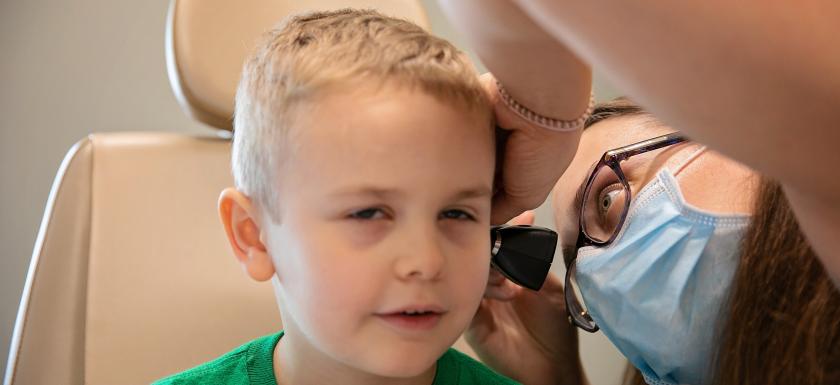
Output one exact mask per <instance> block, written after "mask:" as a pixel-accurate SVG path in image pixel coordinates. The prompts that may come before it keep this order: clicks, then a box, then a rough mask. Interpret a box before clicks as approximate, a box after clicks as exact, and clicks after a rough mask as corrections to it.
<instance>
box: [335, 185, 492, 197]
mask: <svg viewBox="0 0 840 385" xmlns="http://www.w3.org/2000/svg"><path fill="white" fill-rule="evenodd" d="M332 195H333V196H348V195H369V196H373V197H375V198H379V199H384V198H389V197H395V196H400V195H404V193H403V192H401V191H400V190H397V189H389V188H380V187H373V186H360V187H352V188H348V189H344V190H339V191H337V192H335V193H333V194H332ZM492 195H493V191H492V189H490V188H489V187H486V186H477V187H471V188H466V189H463V190H461V191H458V192H456V193H455V194H453V196H452V199H453V200H461V199H470V198H483V197H490V196H492Z"/></svg>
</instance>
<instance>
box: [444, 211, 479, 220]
mask: <svg viewBox="0 0 840 385" xmlns="http://www.w3.org/2000/svg"><path fill="white" fill-rule="evenodd" d="M440 216H441V217H442V218H443V219H456V220H469V221H473V220H475V217H473V216H472V215H470V214H469V213H467V212H465V211H463V210H446V211H444V212H442V213H440Z"/></svg>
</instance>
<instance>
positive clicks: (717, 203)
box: [468, 100, 840, 384]
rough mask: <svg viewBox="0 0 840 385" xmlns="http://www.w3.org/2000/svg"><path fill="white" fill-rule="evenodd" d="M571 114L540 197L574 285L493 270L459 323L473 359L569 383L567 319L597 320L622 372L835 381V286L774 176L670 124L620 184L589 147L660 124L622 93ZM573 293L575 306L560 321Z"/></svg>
mask: <svg viewBox="0 0 840 385" xmlns="http://www.w3.org/2000/svg"><path fill="white" fill-rule="evenodd" d="M586 126H587V129H586V130H585V131H584V133H583V135H582V138H581V141H580V147H579V149H578V151H577V154H576V155H575V157H574V159H573V160H572V162H571V164H570V166H569V168H568V169H567V171H566V173H565V174H564V175H563V176H562V178H561V179H560V180H559V182H558V183H557V185H556V187H555V190H554V199H553V206H554V210H555V219H556V222H557V228H558V231H559V232H560V238H561V240H562V242H563V247H564V250H563V251H564V256H565V257H566V261H567V262H568V263H569V268H570V270H571V272H572V273H574V272H575V270H576V274H574V275H573V276H571V277H570V278H577V282H575V281H574V280H570V281H569V282H570V285H571V286H568V285H567V288H568V287H573V288H575V289H577V290H578V291H579V292H580V293H578V295H577V296H575V298H572V299H570V300H568V301H567V300H566V298H565V296H564V292H563V285H562V284H561V283H560V282H559V281H558V280H557V279H556V278H554V277H550V278H549V280H548V282H546V284H545V286H544V287H543V289H542V290H541V291H540V292H538V293H535V292H530V291H527V290H524V289H521V288H518V287H516V286H515V285H513V284H512V283H510V282H508V281H505V280H504V279H503V278H501V277H500V276H495V277H494V278H493V279H492V280H491V284H490V286H489V287H488V291H487V299H486V300H485V302H484V303H483V305H482V308H481V310H480V312H479V313H478V315H477V316H476V319H475V321H474V323H473V326H472V328H471V330H470V333H469V335H468V337H469V341H470V342H471V344H472V345H473V347H474V348H475V349H476V351H477V352H478V353H479V355H480V356H481V358H482V360H484V361H485V362H486V363H488V364H490V365H491V366H493V367H494V368H496V369H497V370H498V371H500V372H501V373H503V374H505V375H508V376H510V377H513V378H515V379H518V380H520V381H521V382H523V383H525V384H540V383H545V384H556V383H566V384H583V383H586V381H585V376H584V375H583V373H582V369H581V366H580V361H579V358H578V355H577V334H576V330H575V326H574V325H578V326H580V327H582V328H587V329H589V330H593V329H594V328H593V327H592V326H597V327H599V328H600V329H601V331H603V332H604V333H606V334H607V336H608V337H609V338H610V340H611V341H612V342H614V343H615V344H616V345H617V347H618V348H619V350H620V351H621V352H622V353H623V354H625V356H627V357H628V359H629V360H630V361H631V363H632V364H633V365H634V366H635V367H636V368H638V369H639V371H635V370H634V371H632V372H631V376H630V378H628V379H627V382H628V383H644V381H643V380H642V378H643V377H644V379H645V380H647V382H648V383H650V384H659V383H687V384H707V383H708V384H794V383H797V384H799V383H801V384H837V383H840V294H838V292H837V291H836V290H835V289H834V286H833V285H832V282H831V280H830V279H829V278H828V276H827V275H826V273H825V271H824V270H823V267H822V266H821V265H820V263H819V261H818V260H817V259H816V256H815V255H814V252H813V250H812V249H811V248H810V247H809V246H808V243H807V241H806V240H805V237H804V236H803V234H802V232H801V231H800V229H799V227H798V225H797V222H796V218H795V217H794V215H793V212H792V211H791V209H790V206H789V205H788V203H787V200H786V198H785V195H784V193H783V192H782V189H781V187H780V186H779V184H778V183H777V182H774V181H772V180H770V179H768V178H764V177H761V176H759V175H758V174H756V173H755V172H754V171H752V170H750V169H748V168H746V167H744V166H742V165H741V164H739V163H737V162H735V161H733V160H731V159H728V158H726V157H724V156H722V155H720V154H718V153H716V152H713V151H710V150H707V149H705V148H704V147H703V146H701V145H698V144H695V143H691V142H689V141H679V140H678V141H674V140H673V138H671V142H667V141H664V142H663V141H660V142H659V143H658V144H657V143H656V142H653V144H654V145H653V147H651V142H648V149H649V150H650V151H646V152H642V153H637V154H634V155H632V156H629V158H627V159H626V160H623V161H621V162H619V166H618V168H619V169H620V170H621V172H622V173H623V174H624V179H626V180H627V182H628V183H627V184H628V187H629V190H630V194H629V195H624V194H625V191H624V189H623V186H622V184H621V183H620V180H621V179H622V178H621V177H618V176H617V173H616V172H615V171H613V170H612V169H611V168H610V167H609V166H607V165H601V167H593V166H594V165H597V164H598V161H599V160H600V159H601V155H602V154H604V153H605V152H607V151H608V150H611V149H614V148H620V147H622V146H626V145H630V144H634V143H638V142H641V141H645V140H648V139H651V138H661V137H662V135H666V134H668V133H672V132H673V129H671V128H669V127H667V126H665V125H663V124H662V123H660V122H658V121H657V120H656V119H655V118H653V117H652V116H651V115H650V114H648V113H646V112H644V111H643V110H642V109H641V108H639V107H638V106H636V105H634V104H632V103H630V102H628V101H627V100H617V101H614V102H611V103H607V104H604V105H601V106H598V107H597V108H596V109H595V111H594V112H593V114H592V116H591V118H590V119H589V120H588V121H587V123H586ZM666 138H667V137H666ZM657 145H659V146H661V147H658V148H655V147H656V146H657ZM635 150H637V152H638V150H639V148H638V147H637V148H635ZM592 175H594V177H593V176H592ZM587 182H590V183H587ZM672 182H674V183H672ZM587 186H590V188H589V189H588V193H584V192H585V191H587V188H586V187H587ZM654 190H656V191H657V192H658V193H654V194H652V193H651V191H654ZM578 191H581V193H578ZM627 196H630V202H629V204H628V207H627V210H626V215H627V217H626V218H625V221H624V222H623V223H621V224H619V222H620V220H619V219H617V218H620V217H621V216H622V213H623V212H624V211H625V210H623V209H624V203H625V201H626V197H627ZM680 202H682V203H684V204H685V205H684V206H685V207H683V210H680V209H679V207H677V206H678V205H679V204H680ZM581 208H583V210H581ZM663 212H669V214H667V215H665V217H663V216H662V215H661V214H662V213H663ZM581 216H583V218H584V220H583V221H581V220H580V217H581ZM519 221H520V222H521V219H519ZM526 221H527V220H526ZM714 222H716V223H714ZM710 223H713V224H711V225H710ZM584 227H587V229H584ZM619 227H620V228H619ZM604 229H607V230H608V231H604ZM614 230H616V231H615V234H617V236H616V237H615V239H613V240H612V242H611V243H609V244H607V245H597V246H592V245H589V244H590V243H592V239H587V238H588V237H591V238H593V239H595V240H601V241H606V240H609V238H610V237H611V236H612V234H613V231H614ZM581 234H588V235H581ZM572 269H574V270H572ZM581 303H582V304H583V305H584V306H586V309H587V311H588V312H587V313H586V315H585V316H579V314H580V312H572V313H573V315H575V316H573V317H572V324H569V323H566V322H565V321H563V320H564V319H565V318H566V310H565V309H566V307H565V306H566V305H567V304H568V305H569V306H571V307H572V308H574V307H575V306H577V305H578V304H581ZM593 321H594V322H593ZM524 331H527V333H523V332H524Z"/></svg>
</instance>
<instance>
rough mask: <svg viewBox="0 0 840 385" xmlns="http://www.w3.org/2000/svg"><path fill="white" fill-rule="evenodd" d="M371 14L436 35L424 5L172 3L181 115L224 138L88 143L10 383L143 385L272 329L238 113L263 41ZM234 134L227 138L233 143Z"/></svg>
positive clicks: (120, 138)
mask: <svg viewBox="0 0 840 385" xmlns="http://www.w3.org/2000/svg"><path fill="white" fill-rule="evenodd" d="M344 6H354V7H373V8H378V9H380V10H382V11H383V12H385V13H388V14H392V15H397V16H402V17H406V18H409V19H412V20H414V21H416V22H418V23H419V24H421V25H425V26H428V22H427V19H426V16H425V13H424V10H423V9H422V7H421V5H420V4H419V1H413V0H378V1H377V0H368V1H364V0H359V1H356V0H354V1H338V0H335V1H329V0H319V1H291V0H288V1H286V0H273V1H268V0H248V1H230V0H174V1H172V3H171V6H170V9H169V20H168V25H167V38H166V45H167V46H166V48H167V49H166V58H167V66H168V70H169V77H170V80H171V82H172V86H173V90H174V92H175V94H176V96H177V97H178V100H179V102H180V103H181V105H182V106H183V107H184V109H185V110H186V111H187V112H188V113H189V114H190V115H191V116H193V117H194V118H195V119H197V120H200V121H202V122H204V123H207V124H209V125H210V126H212V127H213V130H216V132H217V133H219V134H218V135H214V134H212V133H211V134H210V135H208V136H206V137H195V136H186V135H174V134H161V133H118V134H93V135H90V136H89V137H87V138H85V139H83V140H82V141H80V142H79V143H77V144H76V145H75V146H74V147H73V148H72V149H71V150H70V151H69V153H68V154H67V156H66V158H65V160H64V162H63V163H62V165H61V168H60V169H59V171H58V174H57V176H56V179H55V182H54V184H53V188H52V191H51V193H50V197H49V201H48V203H47V208H46V212H45V213H44V218H43V222H42V224H41V228H40V231H39V234H38V238H37V242H36V245H35V250H34V252H33V255H32V262H31V265H30V268H29V273H28V276H27V279H26V286H25V288H24V291H23V298H22V299H21V304H20V309H19V312H18V317H17V321H16V324H15V329H14V334H13V337H12V344H11V348H10V354H9V361H8V367H7V372H6V375H5V377H4V384H6V385H11V384H15V385H18V384H26V385H31V384H92V385H94V384H108V385H112V384H141V383H149V382H150V381H152V380H154V379H157V378H160V377H162V376H165V375H168V374H171V373H175V372H178V371H181V370H183V369H186V368H188V367H191V366H194V365H196V364H199V363H201V362H204V361H207V360H210V359H212V358H215V357H217V356H219V355H220V354H222V353H224V352H227V351H229V350H231V349H232V348H234V347H236V346H238V345H239V344H241V343H244V342H246V341H248V340H250V339H253V338H254V337H257V336H260V335H264V334H268V333H271V332H274V331H277V330H279V329H280V328H281V324H280V318H279V314H278V311H277V306H276V303H275V302H274V297H273V293H272V290H271V287H270V285H268V284H262V285H260V284H256V283H253V282H252V281H250V280H249V279H248V278H247V277H246V276H245V274H244V273H242V272H241V269H240V267H239V266H238V264H237V262H236V261H235V259H234V257H233V256H232V254H231V253H230V251H229V249H228V246H227V244H226V241H225V237H224V233H223V231H222V228H221V226H220V224H219V221H218V219H217V216H216V199H217V198H218V194H219V192H220V191H221V189H222V188H223V187H226V186H230V185H231V184H232V179H231V176H230V167H229V156H230V155H229V142H228V140H227V139H225V137H229V136H230V135H229V130H230V129H231V127H230V117H231V116H232V112H233V95H234V90H235V87H236V83H237V81H238V77H239V73H240V68H241V63H242V61H243V59H244V57H245V55H246V53H247V52H248V51H249V49H250V47H251V46H252V45H253V43H254V42H255V39H256V38H257V37H258V36H259V35H260V33H261V32H263V31H265V30H267V29H269V28H270V27H272V26H273V25H274V24H275V23H276V22H277V21H278V20H280V19H281V18H282V17H283V16H285V15H287V14H289V13H291V12H296V11H301V10H304V9H329V8H339V7H344ZM225 134H226V135H225Z"/></svg>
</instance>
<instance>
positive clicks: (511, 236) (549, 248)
mask: <svg viewBox="0 0 840 385" xmlns="http://www.w3.org/2000/svg"><path fill="white" fill-rule="evenodd" d="M490 245H491V251H490V255H491V259H490V261H491V264H492V265H493V266H495V267H496V268H497V269H498V270H499V271H501V272H502V274H503V275H504V276H505V277H507V278H508V279H509V280H511V281H513V283H515V284H517V285H519V286H522V287H526V288H528V289H531V290H540V288H541V287H542V285H543V282H545V277H546V276H548V270H549V269H550V268H551V261H552V260H554V250H555V248H556V247H557V233H556V232H554V231H553V230H550V229H547V228H545V227H539V226H527V225H518V226H507V225H503V226H493V227H491V228H490Z"/></svg>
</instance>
